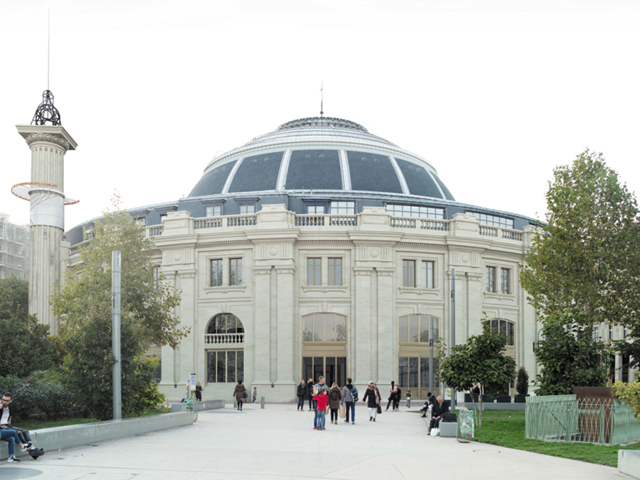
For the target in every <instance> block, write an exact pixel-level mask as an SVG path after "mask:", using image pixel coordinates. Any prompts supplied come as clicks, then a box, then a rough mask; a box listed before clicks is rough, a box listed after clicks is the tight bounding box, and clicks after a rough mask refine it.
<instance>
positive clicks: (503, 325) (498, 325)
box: [487, 318, 516, 347]
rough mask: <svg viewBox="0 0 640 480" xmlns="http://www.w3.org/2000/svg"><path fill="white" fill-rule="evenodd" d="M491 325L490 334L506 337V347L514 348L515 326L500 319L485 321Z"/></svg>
mask: <svg viewBox="0 0 640 480" xmlns="http://www.w3.org/2000/svg"><path fill="white" fill-rule="evenodd" d="M487 322H489V324H490V325H491V332H493V333H501V334H503V335H506V336H507V346H508V347H514V346H515V344H516V341H515V337H516V335H515V333H516V324H515V323H513V322H511V321H509V320H504V319H502V318H494V319H492V320H487Z"/></svg>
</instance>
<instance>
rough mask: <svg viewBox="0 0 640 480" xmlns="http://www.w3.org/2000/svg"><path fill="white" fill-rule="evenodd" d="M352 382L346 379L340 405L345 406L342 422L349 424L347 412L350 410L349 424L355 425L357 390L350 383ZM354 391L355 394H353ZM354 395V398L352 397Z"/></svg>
mask: <svg viewBox="0 0 640 480" xmlns="http://www.w3.org/2000/svg"><path fill="white" fill-rule="evenodd" d="M352 381H353V380H351V379H350V378H347V384H346V385H345V386H344V388H343V389H342V401H341V405H344V406H345V410H346V412H345V413H346V415H345V419H344V421H345V422H346V423H349V410H351V424H352V425H355V424H356V402H357V401H358V398H357V395H358V390H357V389H356V388H355V387H354V386H353V384H352V383H351V382H352ZM354 391H355V394H354ZM354 395H355V396H354Z"/></svg>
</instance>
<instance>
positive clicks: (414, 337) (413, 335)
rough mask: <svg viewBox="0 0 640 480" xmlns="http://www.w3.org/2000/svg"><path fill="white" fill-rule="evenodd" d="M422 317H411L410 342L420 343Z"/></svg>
mask: <svg viewBox="0 0 640 480" xmlns="http://www.w3.org/2000/svg"><path fill="white" fill-rule="evenodd" d="M419 322H420V317H418V315H411V316H409V341H410V342H416V343H417V342H418V341H419V340H420V337H419V329H420V325H419Z"/></svg>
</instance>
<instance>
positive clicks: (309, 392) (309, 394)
mask: <svg viewBox="0 0 640 480" xmlns="http://www.w3.org/2000/svg"><path fill="white" fill-rule="evenodd" d="M307 397H308V398H309V410H311V411H312V412H313V410H314V408H313V378H311V377H309V380H307Z"/></svg>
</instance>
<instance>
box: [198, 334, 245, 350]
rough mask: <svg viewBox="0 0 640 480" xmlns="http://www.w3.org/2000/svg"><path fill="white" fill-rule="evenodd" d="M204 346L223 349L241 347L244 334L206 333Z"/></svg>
mask: <svg viewBox="0 0 640 480" xmlns="http://www.w3.org/2000/svg"><path fill="white" fill-rule="evenodd" d="M204 344H205V345H215V346H223V347H243V346H244V333H207V334H205V336H204Z"/></svg>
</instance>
